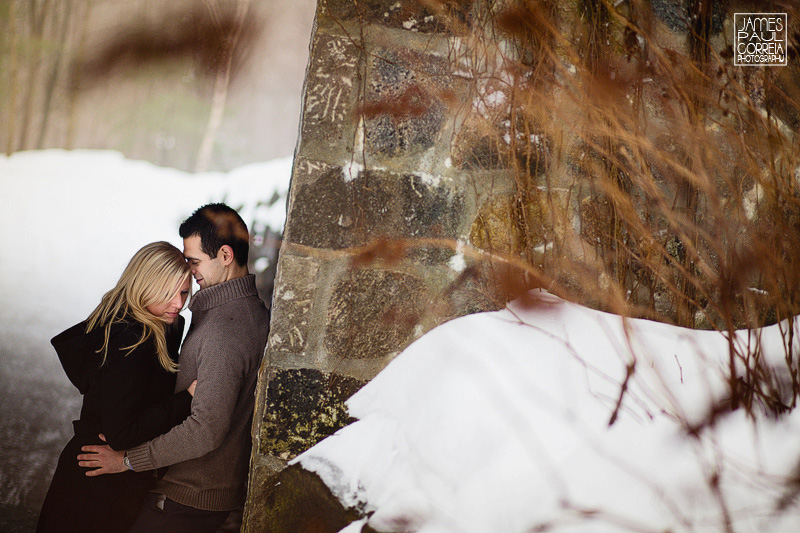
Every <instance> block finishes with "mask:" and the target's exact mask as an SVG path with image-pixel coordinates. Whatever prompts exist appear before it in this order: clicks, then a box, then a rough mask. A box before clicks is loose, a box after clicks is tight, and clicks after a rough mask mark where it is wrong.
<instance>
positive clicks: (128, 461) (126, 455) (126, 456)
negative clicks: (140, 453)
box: [122, 452, 133, 470]
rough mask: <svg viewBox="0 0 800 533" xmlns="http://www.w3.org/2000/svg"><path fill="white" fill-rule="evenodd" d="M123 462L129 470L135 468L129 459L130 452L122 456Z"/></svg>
mask: <svg viewBox="0 0 800 533" xmlns="http://www.w3.org/2000/svg"><path fill="white" fill-rule="evenodd" d="M122 464H124V465H125V468H127V469H128V470H133V467H132V466H131V460H130V459H128V452H125V455H123V456H122Z"/></svg>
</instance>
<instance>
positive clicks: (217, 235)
mask: <svg viewBox="0 0 800 533" xmlns="http://www.w3.org/2000/svg"><path fill="white" fill-rule="evenodd" d="M178 233H179V234H180V236H181V238H183V239H186V238H188V237H192V236H193V235H199V236H200V249H201V250H203V253H204V254H207V255H208V256H209V257H211V258H214V257H217V253H219V249H220V248H222V247H223V246H224V245H226V244H227V245H228V246H230V247H231V249H232V250H233V257H234V258H235V259H236V263H237V264H238V265H239V266H246V265H247V253H248V250H249V248H250V233H248V231H247V224H245V223H244V220H242V217H240V216H239V213H237V212H236V211H235V210H234V209H231V208H230V207H228V206H227V205H225V204H207V205H204V206H203V207H201V208H199V209H198V210H197V211H195V212H194V213H192V216H190V217H189V218H187V219H186V220H184V221H183V224H181V227H180V228H178Z"/></svg>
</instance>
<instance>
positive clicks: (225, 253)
mask: <svg viewBox="0 0 800 533" xmlns="http://www.w3.org/2000/svg"><path fill="white" fill-rule="evenodd" d="M217 257H220V258H222V264H223V265H225V266H228V265H230V264H231V263H233V260H234V257H233V248H231V247H230V246H228V245H227V244H223V245H222V246H220V249H219V252H217Z"/></svg>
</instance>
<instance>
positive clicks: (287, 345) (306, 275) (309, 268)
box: [269, 253, 319, 355]
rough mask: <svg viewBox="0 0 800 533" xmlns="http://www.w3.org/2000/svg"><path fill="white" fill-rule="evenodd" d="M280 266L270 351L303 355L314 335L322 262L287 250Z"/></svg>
mask: <svg viewBox="0 0 800 533" xmlns="http://www.w3.org/2000/svg"><path fill="white" fill-rule="evenodd" d="M280 267H281V268H280V270H279V275H278V279H277V282H276V287H275V295H274V299H273V301H274V308H273V311H272V313H273V320H272V330H271V331H270V336H269V351H270V352H271V353H281V354H293V355H301V354H303V353H304V352H305V349H306V344H307V342H308V338H309V335H310V332H309V322H310V320H311V312H312V308H313V303H314V294H315V292H316V290H317V272H318V270H319V262H318V261H317V260H315V259H312V258H308V257H299V256H295V255H291V254H286V253H285V254H283V256H282V257H281V264H280ZM287 280H291V281H287Z"/></svg>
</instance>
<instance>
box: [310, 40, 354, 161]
mask: <svg viewBox="0 0 800 533" xmlns="http://www.w3.org/2000/svg"><path fill="white" fill-rule="evenodd" d="M361 57H362V52H361V49H360V47H359V46H358V45H357V44H356V43H354V42H353V41H351V40H350V39H349V38H348V37H344V36H337V35H330V34H327V33H324V32H317V33H316V35H315V36H314V40H313V44H312V53H311V62H310V64H309V68H308V72H307V74H306V82H305V98H304V105H303V118H302V129H301V139H302V143H303V145H304V146H303V149H304V150H306V151H312V150H317V151H325V150H327V151H331V150H334V151H335V152H336V153H337V154H338V153H341V152H347V151H349V150H351V149H352V145H353V138H354V137H353V136H354V131H355V122H354V120H353V117H354V116H355V114H354V113H353V109H354V108H355V107H356V105H355V100H356V97H357V95H358V86H359V79H360V75H359V64H360V62H361Z"/></svg>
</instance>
